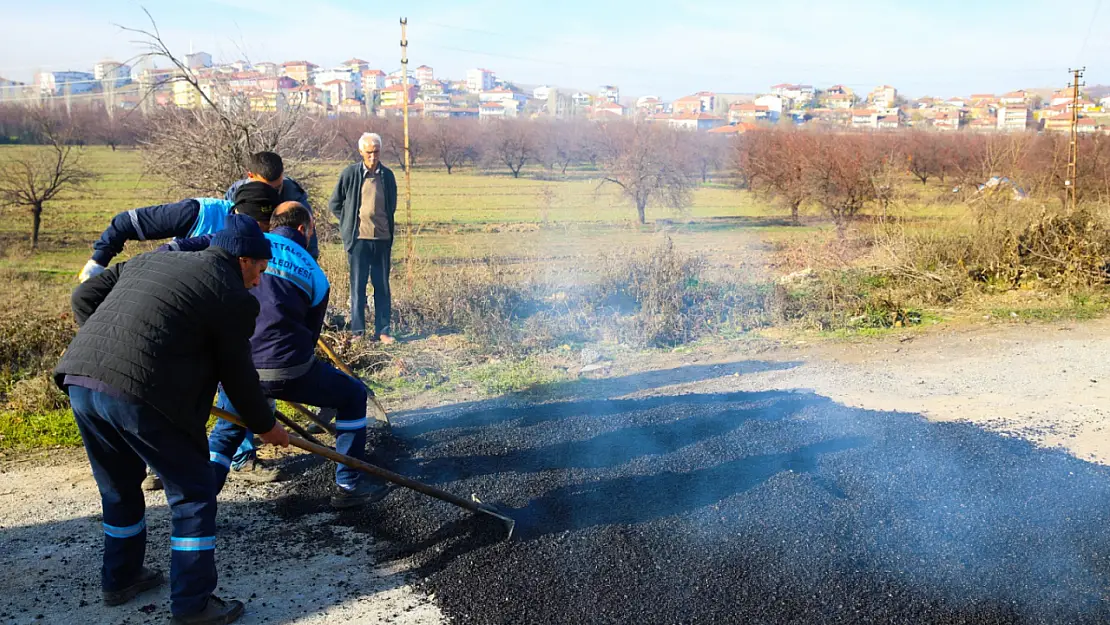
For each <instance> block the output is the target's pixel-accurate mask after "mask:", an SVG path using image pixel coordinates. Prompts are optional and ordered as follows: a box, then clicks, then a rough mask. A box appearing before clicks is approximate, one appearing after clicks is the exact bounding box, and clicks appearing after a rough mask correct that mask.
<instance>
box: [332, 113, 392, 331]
mask: <svg viewBox="0 0 1110 625" xmlns="http://www.w3.org/2000/svg"><path fill="white" fill-rule="evenodd" d="M381 149H382V138H381V137H379V136H378V135H376V134H374V133H369V132H368V133H366V134H364V135H362V138H360V139H359V141H358V150H359V153H360V154H361V155H362V162H359V163H352V164H351V165H348V166H347V168H346V169H344V170H343V173H341V174H339V182H338V183H337V184H336V185H335V191H333V192H332V194H331V200H330V201H329V202H328V210H330V211H331V212H332V214H333V215H335V217H336V218H337V219H339V232H340V234H341V235H342V237H343V247H344V248H345V249H346V250H347V263H348V266H349V268H350V279H351V331H352V332H355V333H359V334H361V333H363V332H365V331H366V281H367V280H369V281H370V282H371V283H372V284H373V286H374V334H373V335H372V338H374V339H380V340H381V342H382V343H387V344H388V343H392V342H393V341H394V340H393V337H392V336H390V333H389V322H390V317H391V311H390V295H389V270H390V265H391V262H392V261H391V258H390V253H391V250H392V247H393V224H394V215H395V214H396V212H397V179H396V178H394V176H393V172H392V171H390V170H389V168H388V167H386V166H384V165H382V164H381Z"/></svg>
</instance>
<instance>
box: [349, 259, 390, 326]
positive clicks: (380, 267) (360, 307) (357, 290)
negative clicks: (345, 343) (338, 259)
mask: <svg viewBox="0 0 1110 625" xmlns="http://www.w3.org/2000/svg"><path fill="white" fill-rule="evenodd" d="M392 249H393V240H392V239H391V240H388V241H377V240H368V239H358V240H357V241H355V243H354V245H353V246H351V249H350V250H349V251H348V252H347V264H348V266H349V267H350V270H351V332H355V333H359V334H361V333H363V332H365V331H366V282H367V280H369V281H370V283H371V285H373V287H374V334H381V333H383V332H385V333H387V334H388V333H389V322H390V317H391V312H392V311H391V308H390V296H389V270H390V267H391V265H392V261H391V259H390V255H391V251H392Z"/></svg>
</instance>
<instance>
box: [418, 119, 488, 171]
mask: <svg viewBox="0 0 1110 625" xmlns="http://www.w3.org/2000/svg"><path fill="white" fill-rule="evenodd" d="M425 125H426V127H427V138H426V141H427V143H428V144H429V149H430V150H431V152H432V154H433V155H434V157H435V159H436V160H438V161H439V162H440V163H443V166H444V167H446V168H447V173H448V174H450V173H451V170H452V169H454V168H456V167H459V166H460V165H462V164H464V163H466V162H467V161H470V160H474V159H475V158H476V156H477V150H476V148H475V142H476V137H477V134H478V129H477V128H476V127H475V123H474V122H473V121H472V120H464V119H460V120H449V119H434V120H430V121H428V122H426V124H425Z"/></svg>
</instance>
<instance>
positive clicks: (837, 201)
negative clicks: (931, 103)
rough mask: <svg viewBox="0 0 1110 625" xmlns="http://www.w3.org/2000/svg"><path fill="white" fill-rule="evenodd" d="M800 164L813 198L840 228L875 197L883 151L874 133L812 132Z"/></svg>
mask: <svg viewBox="0 0 1110 625" xmlns="http://www.w3.org/2000/svg"><path fill="white" fill-rule="evenodd" d="M812 139H813V145H812V149H810V150H809V151H808V152H807V155H806V163H805V166H804V168H803V171H804V172H805V177H806V180H807V183H808V184H809V186H810V192H811V193H812V195H813V199H814V200H815V201H816V202H817V203H818V204H820V205H821V206H822V207H823V208H824V209H825V211H826V212H828V214H829V216H830V217H832V220H833V223H835V224H836V225H837V228H838V229H840V230H841V232H843V230H844V228H845V227H846V226H847V225H848V222H849V221H850V220H851V219H852V218H853V217H855V216H856V215H857V214H858V213H859V212H860V211H861V210H863V208H864V207H865V206H867V204H868V203H870V202H873V201H875V200H877V199H878V198H879V195H880V189H879V185H878V184H876V178H877V177H878V176H879V175H880V174H881V173H882V171H883V165H884V158H885V156H886V155H885V154H884V152H883V151H882V149H881V146H879V145H877V144H876V140H875V136H874V135H864V134H858V135H834V134H831V133H818V134H814V135H813V137H812Z"/></svg>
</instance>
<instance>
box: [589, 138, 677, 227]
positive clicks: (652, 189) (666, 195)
mask: <svg viewBox="0 0 1110 625" xmlns="http://www.w3.org/2000/svg"><path fill="white" fill-rule="evenodd" d="M682 140H683V137H680V135H679V133H678V132H677V131H674V130H669V129H665V128H660V127H657V126H653V125H650V124H631V123H610V124H606V125H605V128H604V130H603V131H602V139H601V142H600V143H601V145H602V146H603V147H602V148H601V157H600V161H601V167H602V170H603V171H604V172H605V173H604V176H603V178H602V184H605V183H611V184H615V185H617V186H618V187H620V188H621V191H622V192H623V193H624V195H625V197H627V198H628V199H629V200H630V201H631V202H632V203H633V205H635V207H636V216H637V218H638V219H639V222H640V223H641V224H643V223H646V221H647V215H646V209H647V207H648V206H649V205H662V206H666V207H668V208H673V209H675V210H681V209H683V208H685V207H687V206H689V205H690V202H691V200H692V191H693V187H694V176H693V173H692V172H691V170H690V168H689V165H688V164H687V163H685V162H684V159H682V158H681V152H680V149H681V143H680V142H681V141H682Z"/></svg>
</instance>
